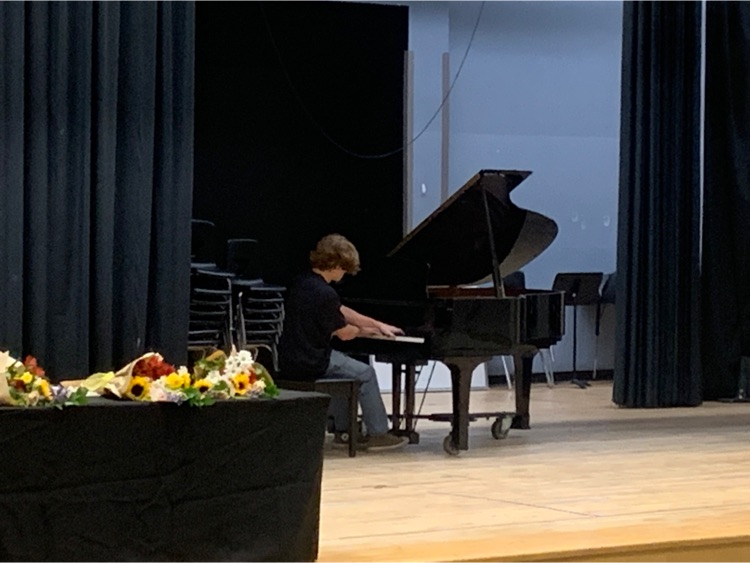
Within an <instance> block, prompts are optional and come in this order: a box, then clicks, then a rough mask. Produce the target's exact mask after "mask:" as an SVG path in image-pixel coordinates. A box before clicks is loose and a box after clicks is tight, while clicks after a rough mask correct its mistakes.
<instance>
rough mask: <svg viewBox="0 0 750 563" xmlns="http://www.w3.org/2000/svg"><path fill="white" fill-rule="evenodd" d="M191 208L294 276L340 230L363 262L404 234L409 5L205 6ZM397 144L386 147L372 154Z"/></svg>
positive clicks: (273, 269) (272, 277)
mask: <svg viewBox="0 0 750 563" xmlns="http://www.w3.org/2000/svg"><path fill="white" fill-rule="evenodd" d="M196 22H197V25H196V36H197V42H196V90H195V96H196V112H195V186H194V198H193V216H194V217H195V218H200V219H208V220H211V221H214V222H215V223H216V224H217V227H218V231H219V233H218V235H219V236H218V238H219V245H218V246H219V255H218V257H217V260H218V262H219V263H221V262H222V260H224V258H225V254H224V252H225V246H224V240H225V239H226V238H231V237H249V238H256V239H258V240H259V241H260V243H261V250H262V260H263V264H262V273H263V277H264V278H265V279H266V280H267V281H272V282H277V283H287V281H288V279H289V277H290V276H291V275H292V274H293V273H294V272H296V271H297V270H299V269H300V268H304V267H305V266H306V265H307V253H308V251H309V249H310V248H311V247H312V245H313V244H314V243H315V242H316V241H317V239H318V238H320V236H322V235H324V234H327V233H329V232H339V233H341V234H343V235H345V236H347V237H348V238H350V239H351V240H352V242H354V243H355V245H356V246H357V247H358V248H359V250H360V254H361V256H362V260H363V267H364V268H367V263H368V260H369V258H370V257H373V256H375V257H377V256H382V255H385V254H386V253H387V252H388V251H389V250H390V249H391V248H392V247H393V246H395V244H396V243H397V242H398V241H399V240H400V239H401V238H402V236H403V233H402V224H403V220H402V209H403V202H402V193H403V190H402V186H403V179H402V170H403V164H402V159H403V154H402V152H401V151H399V150H397V149H399V148H400V147H401V146H402V142H403V139H402V129H403V119H402V114H403V109H402V108H403V101H402V100H403V57H404V51H405V50H406V49H407V48H408V11H407V8H405V7H403V6H384V5H373V4H355V3H349V2H198V3H197V4H196ZM384 153H391V154H390V156H387V157H384V158H373V157H376V156H379V155H382V154H384Z"/></svg>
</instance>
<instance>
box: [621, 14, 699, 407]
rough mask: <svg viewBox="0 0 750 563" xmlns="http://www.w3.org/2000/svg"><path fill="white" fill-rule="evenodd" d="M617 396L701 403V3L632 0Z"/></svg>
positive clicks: (631, 401) (626, 31)
mask: <svg viewBox="0 0 750 563" xmlns="http://www.w3.org/2000/svg"><path fill="white" fill-rule="evenodd" d="M623 6H624V8H623V9H624V12H623V72H622V92H623V94H622V118H621V149H620V150H621V155H620V197H619V209H618V223H619V226H618V228H619V230H618V243H617V303H618V307H617V328H616V342H615V371H614V390H613V399H614V401H615V403H617V404H619V405H622V406H627V407H668V406H687V405H696V404H699V403H700V402H701V381H700V379H701V370H700V354H699V348H698V344H699V330H700V307H699V295H700V294H699V281H700V280H699V263H698V259H699V252H700V236H699V233H700V229H699V225H700V166H699V162H700V161H699V159H700V143H699V140H700V25H701V4H700V3H699V2H625V3H624V5H623Z"/></svg>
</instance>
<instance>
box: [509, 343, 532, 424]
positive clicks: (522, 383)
mask: <svg viewBox="0 0 750 563" xmlns="http://www.w3.org/2000/svg"><path fill="white" fill-rule="evenodd" d="M535 353H536V350H534V351H533V352H532V351H524V352H519V353H516V354H513V364H514V367H515V376H516V416H515V417H513V423H512V424H511V426H510V427H511V428H520V429H522V430H528V429H529V428H531V425H530V422H531V418H530V416H529V399H530V397H531V370H532V366H533V362H534V354H535Z"/></svg>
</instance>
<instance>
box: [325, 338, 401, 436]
mask: <svg viewBox="0 0 750 563" xmlns="http://www.w3.org/2000/svg"><path fill="white" fill-rule="evenodd" d="M321 379H356V380H358V381H360V382H361V386H360V388H359V405H360V406H361V407H362V420H363V422H364V423H365V428H366V429H367V430H366V433H367V434H369V435H370V436H373V435H376V434H385V433H386V432H387V431H388V414H387V413H386V412H385V405H384V404H383V398H382V397H381V396H380V386H379V385H378V378H377V375H376V374H375V368H373V367H372V366H371V365H369V364H366V363H364V362H360V361H358V360H355V359H353V358H350V357H349V356H347V355H346V354H343V353H342V352H339V351H338V350H332V351H331V360H330V361H329V362H328V369H327V370H326V372H325V374H323V376H322V377H321ZM328 415H329V416H332V417H333V420H334V425H335V429H336V431H337V432H345V431H346V430H347V429H348V428H349V408H348V406H347V401H346V399H345V398H344V397H333V398H331V404H330V407H329V408H328Z"/></svg>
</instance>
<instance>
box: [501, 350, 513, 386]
mask: <svg viewBox="0 0 750 563" xmlns="http://www.w3.org/2000/svg"><path fill="white" fill-rule="evenodd" d="M500 358H501V359H502V360H503V371H504V372H505V383H506V385H507V386H508V389H513V383H512V382H511V379H510V372H509V371H508V363H507V362H506V361H505V356H500Z"/></svg>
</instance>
